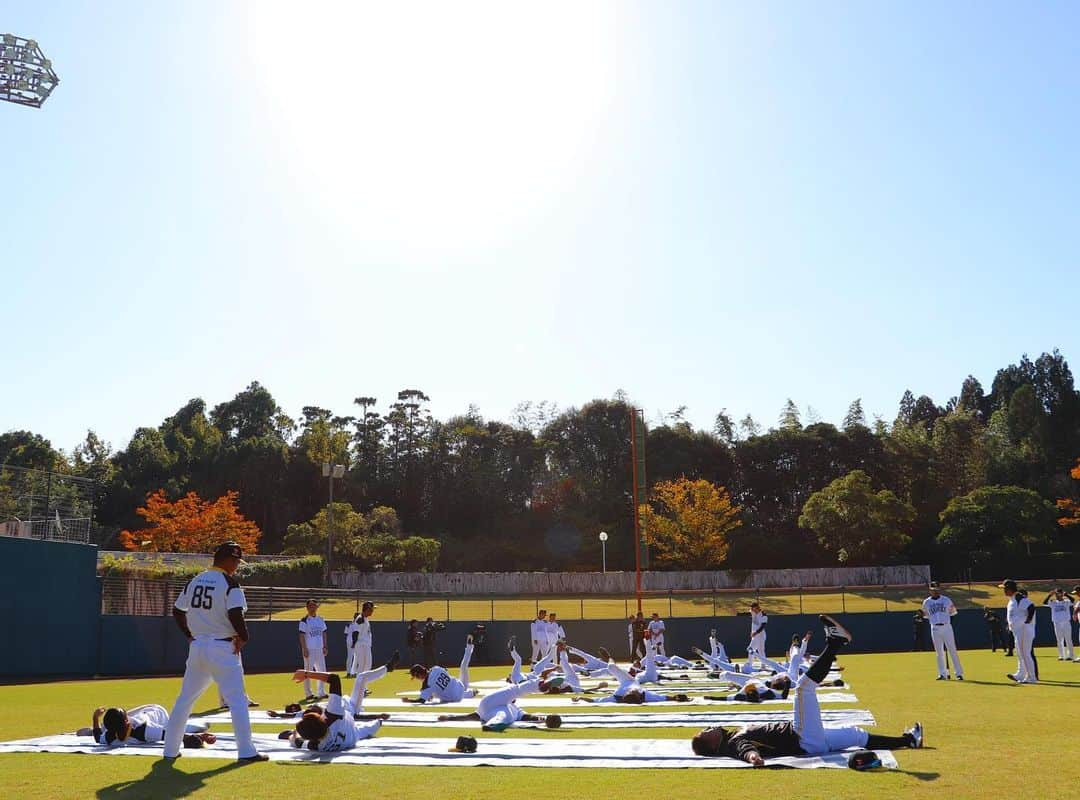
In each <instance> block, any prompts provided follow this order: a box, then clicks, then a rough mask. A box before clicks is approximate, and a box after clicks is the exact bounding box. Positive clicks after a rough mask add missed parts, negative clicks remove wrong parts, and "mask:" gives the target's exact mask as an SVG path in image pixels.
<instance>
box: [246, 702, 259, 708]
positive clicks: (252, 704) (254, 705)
mask: <svg viewBox="0 0 1080 800" xmlns="http://www.w3.org/2000/svg"><path fill="white" fill-rule="evenodd" d="M258 707H259V704H258V703H257V702H255V701H254V700H248V708H258Z"/></svg>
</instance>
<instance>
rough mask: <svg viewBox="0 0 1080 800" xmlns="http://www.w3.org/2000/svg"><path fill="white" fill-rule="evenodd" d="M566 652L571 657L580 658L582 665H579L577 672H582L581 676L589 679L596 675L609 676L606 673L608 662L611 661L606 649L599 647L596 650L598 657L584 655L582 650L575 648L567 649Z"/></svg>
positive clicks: (589, 654)
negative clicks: (583, 675) (570, 654)
mask: <svg viewBox="0 0 1080 800" xmlns="http://www.w3.org/2000/svg"><path fill="white" fill-rule="evenodd" d="M567 650H569V651H570V653H572V654H573V655H575V656H577V657H578V658H580V659H581V660H582V661H583V662H584V663H583V664H582V665H581V668H580V669H579V672H581V671H582V670H584V673H583V674H586V675H588V676H590V677H595V676H597V675H610V674H611V673H609V672H608V662H609V661H611V653H609V652H608V651H607V649H605V648H603V647H601V648H599V649H598V650H597V653H598V655H599V657H597V656H594V655H592V654H591V653H586V652H585V651H584V650H578V649H577V648H576V647H568V648H567Z"/></svg>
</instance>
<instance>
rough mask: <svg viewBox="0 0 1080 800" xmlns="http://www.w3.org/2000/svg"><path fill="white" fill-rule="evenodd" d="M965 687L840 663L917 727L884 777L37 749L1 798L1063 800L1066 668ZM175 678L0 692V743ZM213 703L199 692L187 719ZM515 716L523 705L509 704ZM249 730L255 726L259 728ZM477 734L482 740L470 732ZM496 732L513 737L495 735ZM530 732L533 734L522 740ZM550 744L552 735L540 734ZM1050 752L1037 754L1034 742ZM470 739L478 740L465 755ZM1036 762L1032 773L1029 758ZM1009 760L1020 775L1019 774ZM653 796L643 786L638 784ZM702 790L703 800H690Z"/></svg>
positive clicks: (886, 708) (3, 772) (899, 659)
mask: <svg viewBox="0 0 1080 800" xmlns="http://www.w3.org/2000/svg"><path fill="white" fill-rule="evenodd" d="M962 655H963V661H964V666H965V670H966V672H967V677H968V680H967V681H966V682H965V683H956V682H948V683H945V682H937V681H935V680H934V678H935V675H936V668H935V665H934V656H933V654H932V653H902V654H897V655H850V656H844V657H843V658H842V661H843V663H844V665H845V666H846V672H845V675H846V676H847V678H848V680H849V681H851V683H852V684H853V687H854V691H855V692H856V693H857V694H858V696H859V703H858V704H857V706H858V707H860V708H869V709H870V710H871V711H873V713H874V715H875V716H876V717H877V720H878V727H877V728H876V730H877V731H880V732H883V733H898V732H899V731H900V730H902V729H903V728H905V727H907V726H908V725H910V724H911V722H913V721H914V720H916V719H919V720H921V721H922V722H923V724H924V725H925V726H926V731H927V747H926V748H925V749H923V750H919V751H900V752H898V753H897V755H898V758H899V761H900V767H901V769H900V770H899V771H890V772H878V773H856V772H853V771H850V770H810V771H803V770H756V771H754V770H731V771H727V772H723V773H717V772H708V773H705V772H700V771H695V770H649V771H641V770H589V769H567V770H561V769H538V768H509V767H506V768H485V769H478V768H475V767H431V768H408V767H367V766H333V767H327V766H325V765H314V764H300V765H298V764H275V763H268V764H258V765H253V766H245V767H237V766H235V764H233V763H232V762H231V761H216V760H209V759H187V760H185V759H181V760H180V761H178V762H177V763H176V766H175V767H165V766H164V762H162V761H160V760H158V759H152V758H142V757H128V758H100V757H94V756H89V755H87V756H68V755H52V754H16V755H2V756H0V790H3V796H4V797H10V798H18V800H29V799H30V798H50V799H52V798H86V797H98V798H166V797H187V796H194V797H218V798H221V797H227V798H290V800H295V798H310V797H313V796H318V797H324V796H346V797H348V796H354V797H360V796H370V797H374V798H379V800H390V798H416V797H423V798H425V800H439V798H448V799H452V800H470V799H471V798H499V800H505V798H506V797H508V796H521V797H525V796H528V797H535V796H544V797H550V796H556V797H557V796H567V797H571V798H574V799H575V800H579V799H582V798H621V797H631V796H637V795H639V794H641V793H642V792H643V791H646V792H649V793H654V792H655V793H656V794H659V795H660V796H664V797H670V796H676V797H697V796H711V795H718V796H719V795H735V796H744V797H762V796H768V797H799V798H837V797H842V798H875V800H876V799H877V798H903V799H904V800H918V798H941V797H949V798H975V797H985V796H990V795H998V794H1001V793H1005V792H1007V793H1022V796H1024V797H1031V798H1043V797H1054V796H1058V795H1062V794H1065V795H1067V794H1068V793H1069V792H1070V791H1071V790H1070V788H1069V786H1070V780H1069V779H1068V776H1069V775H1075V769H1074V767H1073V765H1075V764H1076V763H1078V759H1080V741H1078V740H1077V738H1076V737H1075V736H1074V735H1073V730H1072V726H1073V723H1074V716H1073V714H1074V711H1075V709H1076V707H1077V701H1078V700H1080V695H1078V694H1077V691H1078V690H1080V664H1074V663H1062V662H1059V661H1057V660H1056V653H1054V652H1053V651H1052V650H1050V649H1049V648H1046V649H1041V650H1040V651H1039V660H1040V667H1041V669H1042V678H1043V683H1042V684H1041V685H1039V686H1017V685H1015V684H1012V683H1011V682H1009V681H1008V680H1007V679H1006V678H1005V672H1006V671H1009V670H1010V669H1012V668H1013V667H1015V660H1013V659H1007V658H1004V657H1003V656H1002V654H1001V653H1000V652H999V653H997V654H991V653H989V652H986V651H963V653H962ZM472 672H473V675H474V678H475V679H484V678H493V677H501V676H502V675H504V674H505V669H503V668H496V667H488V668H474V670H473V671H472ZM408 683H409V679H408V676H407V675H406V674H405V673H404V672H400V671H399V672H395V673H394V674H392V675H390V676H388V677H387V678H386V679H384V680H382V681H380V682H379V683H377V684H375V688H376V690H377V691H376V695H379V696H383V695H387V696H388V695H392V694H393V693H395V692H398V691H401V690H403V689H405V688H407V684H408ZM178 687H179V679H177V678H146V679H138V680H97V681H78V682H63V683H45V684H21V685H9V686H3V687H0V705H2V707H3V709H4V713H3V715H2V716H0V739H15V738H23V737H27V736H39V735H44V734H49V733H57V732H62V731H69V730H73V729H75V728H77V727H80V726H83V725H88V724H89V719H90V712H91V711H92V709H93V708H94V707H95V706H97V705H99V704H100V705H111V704H117V705H127V706H131V705H135V704H137V703H141V702H160V703H161V704H163V705H165V706H166V707H168V706H170V705H171V703H172V701H173V699H174V698H175V695H176V692H177V690H178ZM248 688H249V691H250V693H251V695H252V696H254V697H256V698H257V699H258V700H259V701H261V702H262V704H263V706H264V707H274V706H281V705H283V704H284V703H286V702H288V701H291V700H295V699H297V695H298V694H299V692H297V691H296V690H295V688H294V686H293V684H292V683H291V682H290V681H289V680H288V678H287V677H286V676H285V675H283V674H274V675H254V676H249V678H248ZM215 702H216V698H215V697H214V696H213V690H211V691H210V692H208V693H207V694H206V695H204V698H203V702H201V703H200V704H199V705H198V706H197V707H196V710H199V709H206V708H209V707H210V705H211V704H213V703H215ZM523 705H524V706H525V707H527V706H528V704H527V703H523ZM263 730H266V729H265V728H263ZM383 731H384V735H400V736H425V735H431V736H448V735H457V733H459V732H460V731H457V732H453V733H451V732H450V731H447V730H444V731H439V730H437V729H434V728H431V729H427V728H394V727H392V725H388V726H387V727H385V728H384V729H383ZM567 733H568V734H570V735H572V736H574V737H585V736H590V735H592V736H598V737H611V736H615V735H618V736H627V737H638V736H640V737H644V738H654V737H655V738H667V737H670V738H688V737H689V736H690V735H691V733H692V730H691V729H687V728H683V729H676V728H672V729H659V730H655V729H650V730H647V731H635V730H626V731H620V732H614V731H592V730H578V731H572V732H571V731H567ZM478 735H479V736H481V737H485V736H489V735H491V736H495V735H498V734H478ZM502 735H503V736H529V735H530V734H529V733H528V732H525V731H522V732H515V731H511V732H508V733H505V734H502ZM532 735H536V734H535V733H533V734H532ZM552 735H558V734H552ZM1051 742H1052V745H1053V746H1052V752H1051V748H1049V747H1048V746H1047V745H1048V744H1049V743H1051ZM482 746H483V742H482V741H481V747H482ZM1040 758H1041V759H1042V760H1043V761H1044V764H1045V766H1043V767H1036V766H1035V764H1037V763H1038V761H1037V760H1038V759H1040ZM1019 765H1026V766H1025V767H1023V768H1021V767H1020V766H1019ZM650 786H651V787H653V789H654V791H652V790H649V789H648V787H650ZM703 791H704V792H705V795H703V794H702V792H703Z"/></svg>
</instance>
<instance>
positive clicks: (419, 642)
mask: <svg viewBox="0 0 1080 800" xmlns="http://www.w3.org/2000/svg"><path fill="white" fill-rule="evenodd" d="M423 646H424V634H423V633H421V632H420V627H419V626H418V625H417V624H416V620H415V619H410V620H409V627H407V628H406V629H405V649H406V650H408V651H409V664H418V663H419V661H418V660H417V658H418V654H419V651H420V649H421V648H422V647H423Z"/></svg>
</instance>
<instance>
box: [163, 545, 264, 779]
mask: <svg viewBox="0 0 1080 800" xmlns="http://www.w3.org/2000/svg"><path fill="white" fill-rule="evenodd" d="M242 563H244V561H243V552H242V551H241V549H240V545H238V544H237V543H236V542H225V544H223V545H221V546H220V547H218V549H217V550H215V551H214V566H212V567H210V569H208V570H205V571H204V572H200V573H199V574H198V575H196V576H195V577H194V578H192V579H191V580H190V581H189V582H188V585H187V586H185V587H184V591H182V592H181V593H180V596H179V597H178V598H176V604H175V605H174V607H173V619H175V620H176V624H177V626H178V627H179V628H180V631H181V632H182V633H183V634H184V636H186V637H187V640H188V642H189V643H190V645H189V648H188V658H187V664H186V665H185V667H184V680H183V682H182V683H181V684H180V695H179V696H178V697H177V698H176V702H175V703H174V704H173V708H172V712H171V713H170V714H169V723H168V725H167V726H166V728H165V752H164V757H165V758H167V759H176V758H179V757H180V745H181V743H182V742H183V739H184V733H185V730H186V728H187V722H188V717H190V716H191V709H192V707H193V706H194V705H195V701H196V700H198V699H199V697H200V696H201V695H202V693H203V692H205V691H206V690H207V688H209V686H210V683H211V681H213V682H214V683H216V684H217V685H218V688H219V689H220V690H221V694H222V696H223V697H224V698H225V702H226V704H227V705H228V706H229V715H230V716H231V717H232V724H233V733H234V735H235V737H236V751H237V761H239V762H240V763H241V764H252V763H255V762H257V761H269V757H268V756H266V755H263V754H262V753H259V752H257V751H256V750H255V743H254V741H253V740H252V738H251V717H250V716H249V714H248V700H247V692H246V691H245V690H244V668H243V666H241V664H240V650H241V649H242V648H243V647H244V645H246V644H247V642H248V629H247V623H246V622H245V621H244V612H245V611H246V610H247V600H246V599H245V598H244V591H243V589H241V588H240V584H239V582H238V581H237V580H236V579H235V578H234V577H233V574H234V573H235V572H236V570H237V568H238V567H239V566H240V565H241V564H242Z"/></svg>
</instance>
